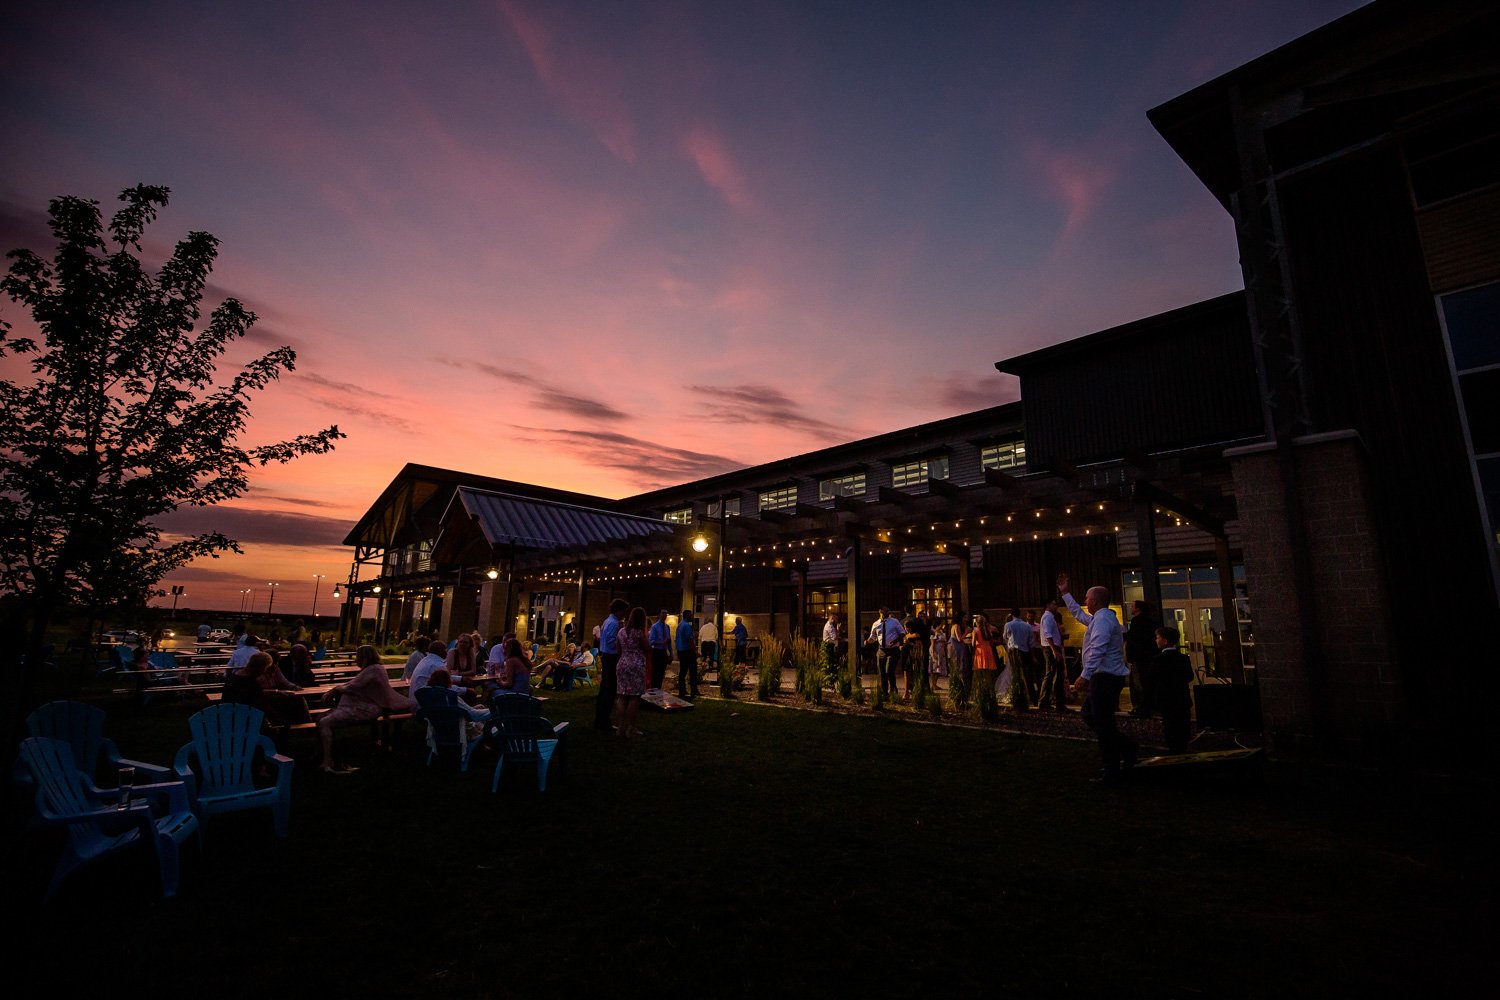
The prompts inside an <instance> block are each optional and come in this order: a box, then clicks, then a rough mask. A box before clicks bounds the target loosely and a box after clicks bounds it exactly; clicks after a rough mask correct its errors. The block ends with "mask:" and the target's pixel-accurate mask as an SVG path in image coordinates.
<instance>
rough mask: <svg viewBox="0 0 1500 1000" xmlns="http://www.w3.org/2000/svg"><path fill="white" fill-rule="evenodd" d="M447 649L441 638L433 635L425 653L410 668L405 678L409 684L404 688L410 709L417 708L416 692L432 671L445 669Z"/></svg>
mask: <svg viewBox="0 0 1500 1000" xmlns="http://www.w3.org/2000/svg"><path fill="white" fill-rule="evenodd" d="M447 651H448V647H447V646H445V645H443V640H442V639H439V638H438V637H437V636H433V637H432V641H431V642H429V643H428V644H427V655H426V656H423V657H422V658H421V659H420V660H418V661H417V665H416V666H415V667H413V668H412V672H411V676H410V677H408V678H407V680H408V681H410V682H411V684H410V686H409V687H408V688H407V689H406V693H407V694H408V695H409V696H410V697H411V707H412V711H416V710H417V708H418V705H417V692H418V691H420V690H422V689H423V688H424V687H426V686H427V685H428V684H429V683H430V682H431V681H432V674H433V672H434V671H436V670H443V669H445V668H444V666H443V664H444V663H445V662H447V661H446V659H445V654H446V653H447ZM450 673H451V671H450Z"/></svg>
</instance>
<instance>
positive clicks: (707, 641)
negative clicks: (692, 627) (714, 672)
mask: <svg viewBox="0 0 1500 1000" xmlns="http://www.w3.org/2000/svg"><path fill="white" fill-rule="evenodd" d="M698 653H699V655H700V656H701V657H702V659H703V663H704V669H705V670H707V669H709V668H710V666H711V665H712V664H714V663H716V662H718V659H719V627H718V626H717V625H715V624H714V620H713V618H711V617H710V618H705V619H703V627H702V628H700V629H698Z"/></svg>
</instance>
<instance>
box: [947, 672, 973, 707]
mask: <svg viewBox="0 0 1500 1000" xmlns="http://www.w3.org/2000/svg"><path fill="white" fill-rule="evenodd" d="M969 697H970V691H969V682H968V681H966V680H964V674H963V671H962V670H953V671H951V672H950V673H949V674H948V700H949V701H951V702H953V707H954V708H955V709H956V710H958V711H960V712H967V711H968V710H969Z"/></svg>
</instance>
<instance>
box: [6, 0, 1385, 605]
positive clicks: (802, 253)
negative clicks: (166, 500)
mask: <svg viewBox="0 0 1500 1000" xmlns="http://www.w3.org/2000/svg"><path fill="white" fill-rule="evenodd" d="M1356 6H1358V4H1357V3H1354V2H1351V0H1307V2H1291V0H1267V2H1264V3H1255V4H1250V3H1242V2H1229V0H1217V2H1205V3H1197V2H1186V0H1183V2H1167V0H1163V2H1160V3H1156V2H1140V3H1124V4H1120V3H1105V2H1098V3H1072V4H1058V5H1041V4H1009V3H1001V4H952V5H925V4H912V5H906V6H899V5H872V6H869V7H865V6H860V5H817V4H815V5H808V4H774V3H757V4H745V5H728V4H715V5H699V4H686V3H684V4H673V3H652V4H638V5H637V4H588V3H546V4H543V3H532V2H516V0H500V2H497V3H492V4H477V3H465V4H455V5H451V6H447V5H444V6H439V7H432V8H423V7H420V6H416V5H410V4H400V3H383V2H377V3H360V4H353V3H320V4H316V5H300V4H264V5H253V6H250V5H244V6H241V5H201V4H186V3H139V4H105V3H66V2H63V3H56V4H46V5H21V6H17V7H13V8H12V9H10V10H9V11H8V12H7V14H6V15H5V30H4V31H3V32H0V60H3V68H0V74H3V78H4V89H5V93H6V95H7V98H6V100H5V102H4V104H3V108H0V134H3V135H4V137H5V144H6V147H7V153H6V157H5V162H6V169H5V171H4V174H3V175H0V250H9V249H11V248H15V247H28V248H31V249H34V250H37V251H38V252H42V253H44V254H50V252H51V249H52V246H51V240H50V237H49V235H48V233H47V231H46V226H45V218H46V217H45V210H46V205H47V201H48V199H50V198H52V197H56V196H58V195H63V194H74V195H80V196H83V197H89V198H94V199H97V200H98V201H100V202H101V207H102V208H103V209H104V211H106V212H109V211H111V210H112V208H113V206H114V204H115V202H114V197H115V195H116V194H117V193H118V192H119V191H120V190H121V189H123V188H125V187H127V186H130V185H133V184H136V183H138V182H145V183H152V184H164V185H167V186H169V187H170V188H171V189H172V203H171V205H170V206H169V208H168V209H167V211H165V212H164V213H163V214H162V216H161V218H160V219H159V220H158V221H157V223H156V224H155V225H154V226H153V227H152V229H151V230H149V231H148V233H149V235H150V236H152V237H153V238H154V241H155V242H154V243H153V244H152V245H149V246H147V248H146V249H147V252H148V255H150V256H152V257H153V258H154V259H158V260H159V259H160V258H161V257H162V256H164V254H165V252H166V250H167V249H168V248H169V246H170V244H171V242H172V241H175V240H176V239H178V238H179V237H181V236H182V235H183V234H185V233H186V232H187V231H189V230H197V229H201V230H207V231H209V232H211V233H213V234H215V235H216V236H218V237H219V238H220V239H221V240H222V249H221V255H220V258H219V262H218V266H217V268H216V270H215V273H214V278H213V280H214V282H215V287H216V289H217V290H218V291H217V294H219V295H220V296H224V295H233V296H236V297H238V298H239V299H241V300H242V301H243V302H244V303H245V304H246V305H247V306H248V307H249V308H250V309H252V310H254V311H255V312H256V313H257V314H258V315H259V317H260V321H259V323H258V324H257V326H256V327H255V330H254V332H253V333H252V336H251V338H249V340H248V341H247V342H246V343H245V344H243V345H241V346H240V348H238V349H237V351H236V354H235V360H243V359H244V358H246V357H249V356H251V355H252V354H253V353H259V352H262V351H264V350H266V349H268V348H269V347H272V346H275V345H279V344H284V343H285V344H291V345H293V346H294V347H295V348H296V350H297V352H298V361H297V370H296V372H295V374H293V375H292V376H290V377H288V378H287V379H285V380H283V381H282V383H281V384H279V385H277V386H275V387H273V388H271V389H270V390H268V391H267V392H266V393H264V394H263V395H262V396H261V397H259V399H258V401H257V403H256V404H255V406H254V416H253V420H252V423H251V427H250V430H249V433H248V434H247V440H248V441H249V442H251V443H255V442H260V441H266V440H272V439H279V438H283V437H289V436H293V435H295V434H298V433H304V432H308V431H312V430H314V429H316V428H320V427H323V426H327V425H328V424H334V423H336V424H338V426H339V427H340V429H341V430H343V431H344V432H345V433H346V434H347V435H348V438H347V440H345V441H342V442H340V444H339V446H338V448H337V450H336V451H335V452H334V453H333V454H331V455H327V456H322V457H316V458H307V459H302V460H299V461H296V462H294V463H292V464H290V465H287V466H284V467H282V466H273V467H271V468H268V469H265V470H263V471H259V472H257V473H256V474H255V475H254V477H253V482H254V488H253V491H252V492H251V493H250V494H249V495H248V496H246V497H245V498H243V499H242V500H240V501H239V502H237V503H235V504H233V505H231V506H227V507H221V508H213V509H206V510H193V511H185V512H181V513H179V514H178V515H177V516H175V517H174V518H173V519H172V520H171V521H170V522H169V527H170V530H172V531H181V532H189V531H198V530H209V529H217V530H222V531H224V532H225V533H227V534H229V535H230V536H231V537H235V538H238V539H239V540H240V541H241V543H242V544H243V547H244V549H245V551H244V554H242V555H228V556H225V557H224V558H221V559H218V560H214V561H207V562H203V563H199V564H197V565H195V566H193V567H190V568H188V569H186V570H184V571H182V572H180V573H177V574H175V575H174V576H173V577H171V578H170V579H168V580H166V581H163V584H164V585H167V584H173V583H176V584H184V585H186V587H187V588H188V596H187V597H186V598H185V599H184V600H183V602H182V603H183V605H184V606H188V607H215V608H220V609H230V610H233V609H236V608H238V607H239V606H240V603H241V599H242V595H241V591H242V590H244V589H245V588H251V587H253V588H256V589H255V594H254V598H253V604H254V606H255V607H256V608H257V609H258V610H264V605H265V602H266V600H267V599H268V591H267V590H266V583H267V582H270V581H275V582H278V583H279V584H280V587H279V590H278V593H277V596H276V599H275V600H276V608H277V609H278V610H284V611H286V612H288V613H305V612H308V611H309V610H310V609H311V605H312V594H313V586H314V574H324V575H325V577H326V579H324V580H323V581H322V584H321V587H322V589H321V596H320V603H319V610H320V611H324V610H325V609H326V610H332V609H333V601H332V600H331V599H330V592H331V590H332V584H333V583H334V582H335V581H342V580H343V579H344V578H345V576H346V574H347V571H348V564H349V557H350V552H349V550H347V549H344V548H342V547H341V546H340V545H339V542H340V541H341V540H342V538H343V537H344V535H345V533H346V532H347V531H348V529H349V527H350V526H351V524H352V522H353V521H354V519H355V518H357V517H358V516H359V515H360V514H362V513H363V512H364V511H365V509H366V508H367V507H368V506H369V504H370V503H371V501H372V500H373V499H374V498H375V496H376V495H377V494H378V493H379V491H380V490H381V489H382V488H383V487H384V486H385V485H386V484H387V483H388V482H389V481H390V479H391V478H392V477H393V476H394V475H395V474H396V472H397V471H398V470H399V469H400V468H401V466H402V465H403V464H405V463H407V462H420V463H423V464H426V465H432V466H440V467H447V468H454V469H461V470H465V471H470V472H475V473H480V474H484V475H490V476H497V477H504V478H509V479H517V480H523V481H527V482H533V483H537V484H541V485H546V486H553V487H559V488H563V489H568V490H575V491H579V492H584V493H590V494H596V495H600V496H606V497H617V496H622V495H627V494H630V493H635V492H640V491H642V490H645V489H649V488H653V487H658V486H664V485H668V484H672V483H679V482H683V481H686V480H691V479H696V478H699V477H702V476H706V475H710V474H713V473H715V472H720V471H723V470H726V469H730V468H735V467H739V466H743V465H750V464H756V463H760V462H765V461H769V460H772V459H775V458H778V457H782V456H786V455H791V454H796V453H801V452H806V451H809V450H812V449H815V448H820V447H823V446H826V445H830V444H835V443H838V442H842V441H848V440H851V439H855V438H859V437H863V436H867V435H871V434H876V433H879V432H883V431H889V430H893V429H896V428H900V427H904V426H907V425H911V424H915V423H919V422H923V421H929V420H935V419H938V418H941V417H946V416H951V415H953V414H955V413H959V412H963V411H967V410H973V409H978V408H980V407H984V406H989V405H993V404H995V403H1000V402H1006V401H1010V400H1014V399H1016V398H1017V396H1018V392H1017V387H1016V384H1015V381H1014V379H1012V378H1010V377H1009V376H1003V375H1000V374H998V373H997V372H996V371H995V370H994V368H993V362H994V361H996V360H997V359H1000V358H1004V357H1007V356H1011V355H1015V354H1019V353H1021V352H1025V351H1029V350H1033V349H1035V348H1039V347H1042V346H1046V345H1048V344H1053V343H1057V342H1060V341H1064V340H1068V339H1071V338H1074V337H1078V336H1080V335H1083V334H1087V333H1089V332H1092V331H1094V330H1098V329H1102V328H1105V327H1108V326H1111V325H1115V324H1118V323H1123V322H1127V321H1130V320H1133V319H1137V318H1140V317H1143V316H1146V315H1149V314H1152V313H1155V312H1160V311H1163V310H1167V309H1171V308H1174V307H1177V306H1181V305H1184V304H1187V303H1189V302H1193V301H1196V300H1199V299H1203V298H1207V297H1209V296H1213V295H1218V294H1221V293H1224V292H1227V291H1230V290H1233V289H1235V288H1238V287H1240V286H1241V277H1240V270H1239V266H1238V264H1237V253H1236V248H1235V242H1234V236H1233V228H1232V225H1231V222H1230V219H1229V217H1228V215H1227V214H1226V213H1225V212H1224V211H1223V209H1222V208H1221V207H1220V206H1219V205H1217V204H1216V203H1215V202H1214V201H1213V200H1212V198H1211V197H1210V196H1209V194H1208V193H1207V191H1206V190H1205V189H1204V187H1203V185H1202V184H1201V183H1199V182H1198V181H1197V180H1195V179H1194V178H1193V177H1192V176H1191V175H1190V173H1189V172H1188V170H1187V168H1186V167H1185V166H1184V165H1183V164H1182V162H1181V160H1180V159H1179V158H1178V157H1177V156H1176V155H1175V154H1174V153H1173V152H1172V151H1171V150H1170V149H1169V148H1168V147H1167V145H1166V144H1165V143H1164V142H1163V141H1162V140H1161V139H1160V138H1159V137H1158V136H1157V135H1156V133H1155V132H1154V130H1153V129H1152V128H1151V127H1150V125H1149V124H1148V122H1147V120H1146V117H1145V114H1144V109H1145V108H1149V107H1152V106H1154V105H1156V104H1158V103H1160V102H1162V101H1164V100H1166V99H1168V98H1171V97H1174V96H1176V95H1178V94H1181V93H1183V92H1184V91H1186V90H1188V89H1190V88H1191V87H1193V86H1195V85H1197V84H1200V83H1202V82H1204V81H1206V80H1208V79H1210V78H1212V77H1214V76H1215V75H1217V74H1219V73H1221V72H1224V71H1226V70H1228V69H1230V68H1232V67H1235V66H1238V65H1240V64H1241V63H1244V62H1246V61H1247V60H1249V59H1251V58H1253V57H1255V56H1257V55H1259V54H1261V53H1263V52H1266V51H1269V50H1270V49H1272V48H1274V47H1276V46H1277V45H1280V44H1281V43H1283V42H1285V41H1287V40H1289V39H1291V38H1294V37H1296V36H1298V35H1300V34H1303V33H1304V32H1306V31H1308V30H1310V29H1312V28H1314V27H1316V26H1318V25H1321V24H1324V23H1326V22H1328V21H1330V20H1332V19H1333V18H1335V17H1337V16H1339V15H1341V14H1343V13H1346V12H1347V11H1349V10H1351V9H1353V8H1354V7H1356ZM0 317H3V318H4V319H5V320H7V321H8V322H10V323H12V324H13V325H14V326H15V327H16V329H17V330H18V331H20V330H24V329H25V328H26V326H27V319H26V317H25V316H24V315H23V314H21V313H20V311H19V310H18V309H17V307H16V306H15V305H14V304H13V303H11V302H9V301H8V300H5V301H0ZM0 364H3V365H4V369H3V370H4V372H5V374H6V376H7V377H10V378H19V377H22V376H23V375H24V373H25V368H24V366H18V365H16V364H15V363H14V361H13V360H7V361H4V362H0ZM221 375H222V376H223V377H224V378H227V377H228V373H227V372H221ZM1182 375H1183V377H1184V378H1191V377H1192V373H1191V372H1186V371H1185V372H1183V373H1182ZM1122 391H1124V387H1122Z"/></svg>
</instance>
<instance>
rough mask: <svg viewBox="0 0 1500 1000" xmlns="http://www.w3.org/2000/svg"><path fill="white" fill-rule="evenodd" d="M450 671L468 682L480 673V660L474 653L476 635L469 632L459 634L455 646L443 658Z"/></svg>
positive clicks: (464, 682)
mask: <svg viewBox="0 0 1500 1000" xmlns="http://www.w3.org/2000/svg"><path fill="white" fill-rule="evenodd" d="M443 666H444V667H445V668H446V669H447V671H448V673H449V674H450V675H452V676H453V677H455V678H457V679H458V680H459V681H460V682H461V683H463V684H468V683H469V682H470V681H472V680H473V679H474V677H475V675H477V674H478V673H479V660H478V658H477V657H476V656H475V655H474V637H473V636H472V635H469V634H468V633H467V632H462V633H460V634H459V636H458V639H457V640H456V641H455V642H454V644H453V648H452V649H450V650H448V655H447V656H446V657H445V658H444V660H443Z"/></svg>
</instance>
